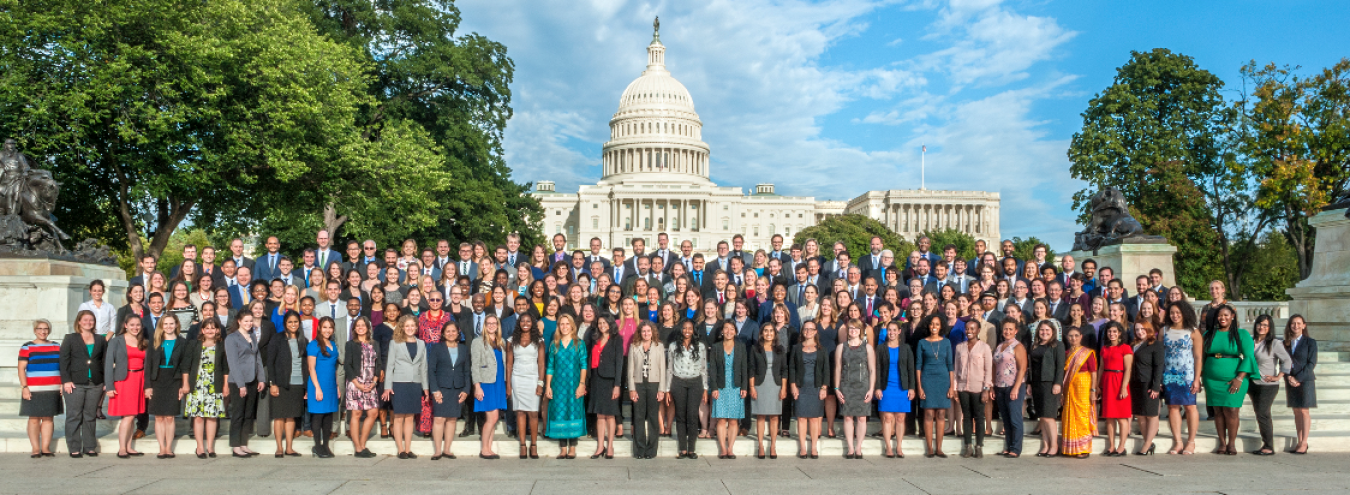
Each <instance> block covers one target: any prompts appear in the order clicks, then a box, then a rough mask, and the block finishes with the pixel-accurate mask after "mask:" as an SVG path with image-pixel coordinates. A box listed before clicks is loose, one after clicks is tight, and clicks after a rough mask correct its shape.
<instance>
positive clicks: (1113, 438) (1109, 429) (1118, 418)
mask: <svg viewBox="0 0 1350 495" xmlns="http://www.w3.org/2000/svg"><path fill="white" fill-rule="evenodd" d="M1105 334H1106V336H1105V342H1103V343H1102V368H1101V369H1102V384H1101V387H1102V389H1101V394H1102V395H1101V396H1102V419H1105V420H1106V455H1107V456H1111V457H1118V456H1123V455H1125V440H1126V439H1128V438H1129V437H1130V416H1131V402H1130V383H1129V377H1130V371H1131V370H1130V367H1131V365H1133V364H1134V348H1133V347H1130V345H1129V344H1126V343H1125V327H1122V326H1121V325H1120V323H1118V322H1114V321H1111V322H1107V323H1106V327H1105Z"/></svg>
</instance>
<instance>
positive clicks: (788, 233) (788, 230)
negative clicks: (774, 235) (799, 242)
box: [783, 227, 792, 237]
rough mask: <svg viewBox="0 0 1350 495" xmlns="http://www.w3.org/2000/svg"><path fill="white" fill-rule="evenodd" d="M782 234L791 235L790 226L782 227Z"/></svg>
mask: <svg viewBox="0 0 1350 495" xmlns="http://www.w3.org/2000/svg"><path fill="white" fill-rule="evenodd" d="M783 236H784V237H792V227H783Z"/></svg>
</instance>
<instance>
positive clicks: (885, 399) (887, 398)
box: [877, 380, 909, 413]
mask: <svg viewBox="0 0 1350 495" xmlns="http://www.w3.org/2000/svg"><path fill="white" fill-rule="evenodd" d="M888 381H889V380H888ZM877 410H878V411H881V412H884V413H907V412H909V391H908V390H904V389H901V388H900V384H899V383H890V384H887V386H886V389H885V390H882V391H881V402H879V403H877Z"/></svg>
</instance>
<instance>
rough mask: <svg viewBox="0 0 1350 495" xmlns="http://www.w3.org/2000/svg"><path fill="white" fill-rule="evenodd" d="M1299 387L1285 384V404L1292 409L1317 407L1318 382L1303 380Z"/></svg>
mask: <svg viewBox="0 0 1350 495" xmlns="http://www.w3.org/2000/svg"><path fill="white" fill-rule="evenodd" d="M1298 385H1299V386H1297V387H1290V386H1289V384H1288V383H1286V384H1285V386H1284V401H1285V405H1286V406H1288V407H1289V408H1290V409H1296V408H1297V409H1312V408H1314V407H1317V388H1316V385H1317V382H1316V381H1313V380H1309V381H1306V382H1301V383H1299V384H1298Z"/></svg>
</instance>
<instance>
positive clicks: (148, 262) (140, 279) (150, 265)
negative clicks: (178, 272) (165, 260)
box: [127, 254, 159, 295]
mask: <svg viewBox="0 0 1350 495" xmlns="http://www.w3.org/2000/svg"><path fill="white" fill-rule="evenodd" d="M158 262H159V261H158V260H157V259H156V258H155V257H154V255H150V254H145V255H141V263H140V264H141V274H140V275H137V276H135V277H131V280H129V281H127V286H128V287H130V286H133V285H140V286H142V287H145V293H146V295H149V294H150V274H151V273H154V272H155V264H156V263H158Z"/></svg>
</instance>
